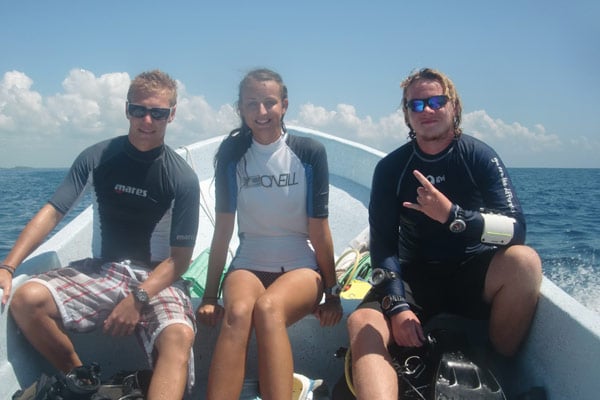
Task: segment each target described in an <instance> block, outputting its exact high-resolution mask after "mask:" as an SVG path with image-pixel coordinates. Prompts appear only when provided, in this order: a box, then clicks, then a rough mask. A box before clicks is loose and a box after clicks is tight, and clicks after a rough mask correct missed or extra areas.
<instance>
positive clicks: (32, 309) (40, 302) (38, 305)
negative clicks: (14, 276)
mask: <svg viewBox="0 0 600 400" xmlns="http://www.w3.org/2000/svg"><path fill="white" fill-rule="evenodd" d="M52 305H54V299H53V298H52V295H51V294H50V291H49V290H48V289H47V288H46V287H45V286H44V285H42V284H39V283H36V282H26V283H25V284H23V285H22V286H20V287H19V288H18V289H17V290H16V291H15V293H14V295H13V297H12V299H11V302H10V311H11V314H12V315H13V316H14V317H18V316H33V315H34V314H36V312H37V311H40V310H44V309H46V310H50V308H51V307H50V306H52Z"/></svg>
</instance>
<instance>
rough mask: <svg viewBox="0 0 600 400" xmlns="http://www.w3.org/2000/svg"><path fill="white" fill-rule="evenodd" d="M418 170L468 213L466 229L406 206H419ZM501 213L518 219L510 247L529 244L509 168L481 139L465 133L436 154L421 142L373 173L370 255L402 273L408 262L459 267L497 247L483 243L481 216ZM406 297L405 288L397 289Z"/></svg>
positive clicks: (389, 157) (382, 163)
mask: <svg viewBox="0 0 600 400" xmlns="http://www.w3.org/2000/svg"><path fill="white" fill-rule="evenodd" d="M414 170H418V171H419V172H421V173H422V174H423V175H424V176H426V177H427V179H428V180H429V181H430V182H431V183H432V184H433V185H434V186H435V187H436V189H438V190H439V191H440V192H442V193H443V194H444V195H445V196H446V197H448V199H450V201H451V202H453V203H454V204H457V205H459V206H460V207H461V208H463V209H464V210H465V217H466V218H465V220H466V222H467V229H466V230H465V231H464V232H462V233H452V232H450V230H449V229H448V223H445V224H442V223H439V222H437V221H435V220H433V219H431V218H429V217H428V216H426V215H425V214H423V213H421V212H419V211H416V210H411V209H408V208H406V207H404V206H403V205H402V203H403V202H404V201H409V202H412V203H416V198H417V188H418V187H419V186H421V184H420V182H419V181H418V180H417V178H416V177H415V176H414V175H413V171H414ZM482 212H484V213H496V214H502V215H505V216H508V217H512V218H514V219H515V220H516V223H515V224H514V235H513V238H512V240H511V241H510V242H509V243H507V244H506V245H507V246H508V245H513V244H522V243H524V241H525V218H524V215H523V212H522V210H521V206H520V204H519V201H518V199H517V197H516V194H515V191H514V189H513V185H512V183H511V180H510V178H509V176H508V173H507V171H506V167H505V166H504V164H503V163H502V161H501V160H500V157H498V155H497V154H496V152H495V151H494V150H493V149H492V148H491V147H489V146H488V145H486V144H485V143H483V142H482V141H480V140H478V139H476V138H474V137H472V136H468V135H465V134H461V135H460V136H458V137H457V138H455V139H454V141H453V142H452V143H451V145H450V146H448V148H447V149H445V150H444V151H442V152H441V153H439V154H436V155H433V156H432V155H428V154H425V153H423V152H422V151H421V150H420V149H419V148H418V146H417V145H416V142H415V141H414V140H412V141H411V142H409V143H406V144H405V145H403V146H401V147H399V148H398V149H396V150H395V151H393V152H392V153H390V154H388V155H387V156H386V157H384V158H383V159H382V160H381V161H380V162H379V163H378V164H377V166H376V168H375V172H374V175H373V184H372V191H371V200H370V204H369V225H370V251H371V258H372V262H373V265H374V266H376V267H383V268H386V269H389V270H392V271H395V272H398V273H400V274H401V272H402V271H401V265H402V264H404V263H415V262H421V263H448V264H452V263H455V264H457V265H458V264H459V263H461V262H462V261H464V260H466V259H468V258H469V257H470V256H472V255H474V254H479V253H481V252H483V251H486V250H488V249H490V248H492V247H493V246H490V245H489V244H484V243H482V242H481V235H482V232H483V217H482V216H481V213H482ZM391 291H392V292H394V293H395V294H402V293H401V289H400V288H398V287H396V289H392V290H391Z"/></svg>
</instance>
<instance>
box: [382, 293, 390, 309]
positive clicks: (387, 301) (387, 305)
mask: <svg viewBox="0 0 600 400" xmlns="http://www.w3.org/2000/svg"><path fill="white" fill-rule="evenodd" d="M391 305H392V299H391V298H390V296H385V297H384V298H383V300H382V301H381V308H383V309H384V310H387V309H389V308H390V306H391Z"/></svg>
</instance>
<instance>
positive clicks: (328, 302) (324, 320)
mask: <svg viewBox="0 0 600 400" xmlns="http://www.w3.org/2000/svg"><path fill="white" fill-rule="evenodd" d="M343 314H344V309H343V308H342V302H341V301H340V298H339V297H337V296H326V297H325V303H323V304H319V305H318V306H317V309H316V310H315V316H316V317H317V318H318V319H319V322H320V323H321V326H333V325H335V324H337V323H338V322H340V320H341V319H342V315H343Z"/></svg>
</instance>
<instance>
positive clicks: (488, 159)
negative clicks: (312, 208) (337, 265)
mask: <svg viewBox="0 0 600 400" xmlns="http://www.w3.org/2000/svg"><path fill="white" fill-rule="evenodd" d="M401 86H402V88H403V98H402V109H403V111H404V118H405V122H406V124H407V125H408V127H409V129H410V132H409V136H410V139H411V140H410V142H408V143H406V144H404V145H403V146H401V147H399V148H398V149H396V150H395V151H393V152H392V153H390V154H388V155H387V156H386V157H385V158H383V159H382V160H381V161H380V162H379V163H378V165H377V167H376V169H375V171H374V176H373V184H372V192H371V200H370V204H369V224H370V252H371V260H372V264H373V265H374V266H375V267H377V268H381V270H378V271H377V274H375V275H374V277H375V276H376V277H377V279H376V280H377V282H374V283H376V284H375V285H374V287H373V289H372V290H371V291H370V292H369V293H368V294H367V296H366V297H365V299H364V300H363V302H362V303H361V305H359V307H358V308H357V310H355V311H354V312H353V313H352V315H351V316H350V317H349V319H348V330H349V337H350V346H351V352H352V363H353V365H352V368H353V369H352V373H353V375H352V376H353V385H354V388H355V390H356V393H357V397H358V398H359V399H394V400H395V399H398V376H397V373H396V371H395V370H394V368H393V366H392V364H391V357H390V354H389V352H388V346H389V345H390V344H393V343H395V344H396V345H399V346H403V347H419V346H422V345H423V344H424V343H425V335H424V329H423V325H424V324H425V323H426V322H427V321H428V320H430V319H431V318H432V317H433V316H435V315H437V314H440V313H450V314H457V315H460V316H463V317H467V318H472V319H487V320H489V339H490V341H491V343H492V345H493V346H494V348H495V349H496V351H498V352H499V353H501V354H503V355H506V356H510V355H514V354H515V353H516V352H517V350H518V348H519V345H520V344H521V342H522V341H523V339H524V338H525V336H526V334H527V331H528V329H529V326H530V323H531V320H532V318H533V314H534V312H535V308H536V304H537V299H538V296H539V289H540V284H541V279H542V274H541V261H540V259H539V257H538V255H537V253H536V252H535V251H534V250H533V249H531V248H530V247H527V246H524V245H523V243H524V241H525V219H524V216H523V212H522V209H521V206H520V204H519V201H518V199H517V196H516V194H515V191H514V188H513V186H512V183H511V181H510V178H509V176H508V173H507V170H506V167H505V166H504V164H503V163H502V161H501V160H500V158H499V157H498V155H497V154H496V153H495V151H494V150H493V149H492V148H490V147H489V146H487V145H486V144H484V143H483V142H481V141H479V140H477V139H475V138H474V137H472V136H469V135H466V134H463V133H462V130H461V128H460V121H461V112H462V106H461V102H460V99H459V97H458V94H457V93H456V90H455V87H454V84H453V83H452V81H451V80H450V79H449V78H448V77H446V76H445V75H444V74H442V73H440V72H438V71H435V70H432V69H428V68H426V69H422V70H419V71H417V72H415V73H413V74H411V75H410V76H409V77H408V78H407V79H406V80H404V82H403V83H402V85H401Z"/></svg>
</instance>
